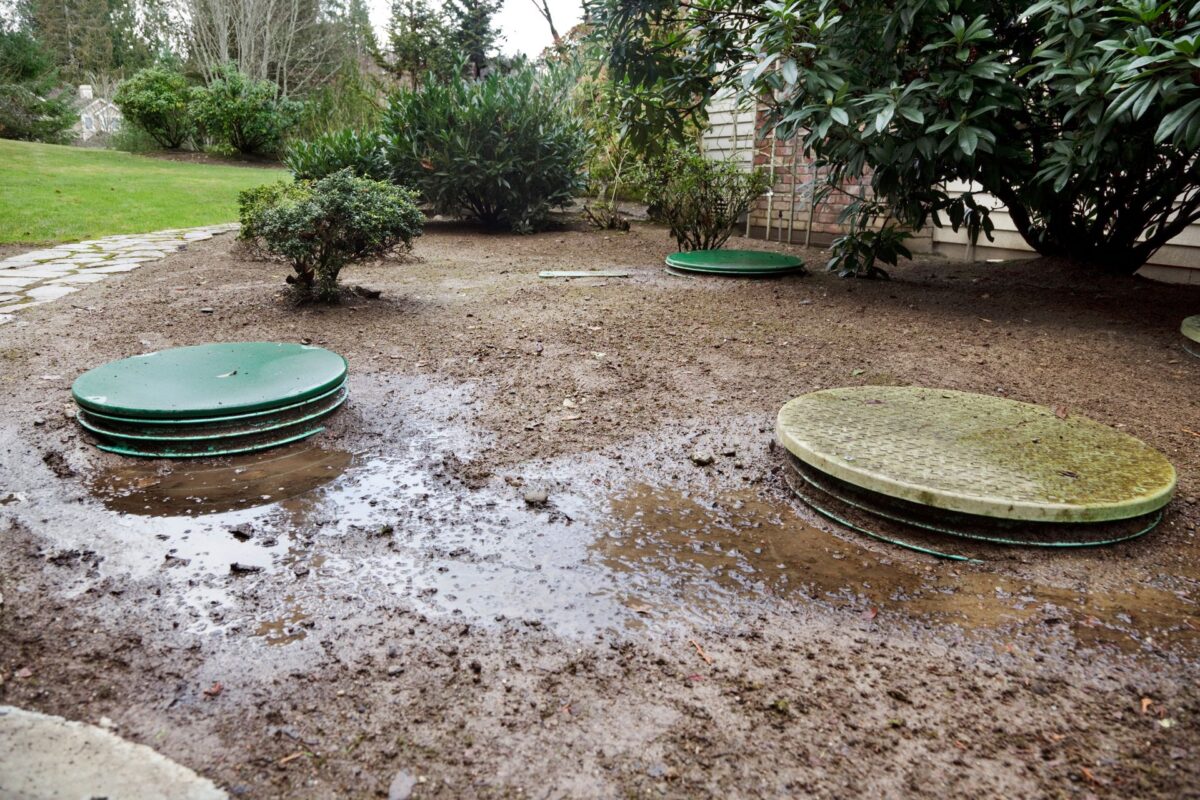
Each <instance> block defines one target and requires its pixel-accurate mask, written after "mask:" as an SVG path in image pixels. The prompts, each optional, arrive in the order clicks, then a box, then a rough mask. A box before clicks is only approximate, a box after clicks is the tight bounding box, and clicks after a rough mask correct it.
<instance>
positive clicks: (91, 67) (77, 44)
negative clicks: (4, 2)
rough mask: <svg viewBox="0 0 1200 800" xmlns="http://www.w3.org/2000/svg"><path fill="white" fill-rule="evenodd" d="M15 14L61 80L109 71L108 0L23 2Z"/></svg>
mask: <svg viewBox="0 0 1200 800" xmlns="http://www.w3.org/2000/svg"><path fill="white" fill-rule="evenodd" d="M18 13H19V14H20V16H21V17H22V19H23V21H24V27H25V28H26V29H27V30H28V31H29V32H30V33H31V34H32V35H33V36H34V38H36V39H37V40H38V42H39V43H40V44H41V45H42V46H43V47H45V48H46V50H47V51H49V52H50V53H52V54H53V55H54V57H55V59H56V62H57V66H58V67H59V72H60V74H61V75H62V77H63V78H65V79H67V80H71V81H76V82H78V81H82V80H86V79H88V78H89V76H92V75H97V74H101V75H104V74H107V73H108V72H110V71H111V69H112V66H113V57H112V50H113V48H112V38H111V33H110V26H109V20H108V14H109V8H108V0H22V2H21V4H20V6H19V9H18Z"/></svg>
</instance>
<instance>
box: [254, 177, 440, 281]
mask: <svg viewBox="0 0 1200 800" xmlns="http://www.w3.org/2000/svg"><path fill="white" fill-rule="evenodd" d="M242 219H243V224H247V223H249V228H250V230H251V231H253V232H254V234H255V235H256V236H257V237H259V238H260V239H261V241H262V243H263V246H264V248H265V249H266V250H267V251H268V252H270V253H273V254H274V255H277V256H281V257H283V258H285V259H286V260H288V261H289V262H291V264H292V268H293V269H294V270H295V274H294V275H289V276H288V283H289V284H291V285H292V286H293V287H294V289H295V290H296V292H297V294H298V295H299V297H300V298H301V299H305V300H308V299H314V300H322V301H326V302H330V301H333V300H336V299H337V297H338V274H339V273H340V272H341V270H342V267H343V266H345V265H346V264H348V263H350V262H352V261H360V260H362V259H366V258H372V257H376V256H381V255H383V254H385V253H387V252H389V251H391V250H392V249H394V248H395V247H398V246H401V245H402V246H404V247H410V246H411V245H412V240H413V239H414V238H415V237H417V236H420V235H421V226H422V224H423V223H424V217H423V216H422V215H421V212H420V210H419V209H418V208H417V206H416V203H415V197H414V195H413V193H412V192H410V191H408V190H407V189H403V188H400V187H398V186H393V185H392V184H390V183H384V182H382V181H373V180H370V179H369V178H360V177H357V176H355V175H354V173H352V172H351V171H350V170H348V169H344V170H342V171H340V172H335V173H333V174H332V175H329V176H327V177H324V178H321V179H319V180H315V181H302V182H299V183H297V184H294V185H288V184H286V183H285V184H282V185H280V184H275V186H274V187H267V188H266V189H259V190H251V191H250V192H246V193H243V195H242Z"/></svg>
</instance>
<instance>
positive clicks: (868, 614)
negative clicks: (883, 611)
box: [859, 606, 879, 622]
mask: <svg viewBox="0 0 1200 800" xmlns="http://www.w3.org/2000/svg"><path fill="white" fill-rule="evenodd" d="M859 616H861V617H862V618H863V619H865V620H866V621H867V622H870V621H871V620H873V619H875V618H876V617H878V616H879V609H878V608H875V606H871V607H870V608H868V609H866V610H864V611H863V612H862V613H861V614H860V615H859Z"/></svg>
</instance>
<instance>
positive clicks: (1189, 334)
mask: <svg viewBox="0 0 1200 800" xmlns="http://www.w3.org/2000/svg"><path fill="white" fill-rule="evenodd" d="M1179 332H1180V333H1182V334H1183V335H1184V337H1185V338H1188V339H1191V340H1192V341H1193V342H1196V343H1198V344H1200V314H1197V315H1196V316H1194V317H1188V318H1187V319H1185V320H1184V321H1183V324H1182V325H1180V326H1179Z"/></svg>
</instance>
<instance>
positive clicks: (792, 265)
mask: <svg viewBox="0 0 1200 800" xmlns="http://www.w3.org/2000/svg"><path fill="white" fill-rule="evenodd" d="M667 266H668V267H674V268H675V269H681V270H687V271H689V272H705V273H709V274H712V275H744V276H750V277H765V276H767V275H786V274H787V273H789V272H797V271H799V270H802V269H804V262H803V261H802V260H801V259H799V258H797V257H796V256H790V255H787V254H786V253H771V252H767V251H764V250H691V251H688V252H684V253H672V254H671V255H669V256H667Z"/></svg>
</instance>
